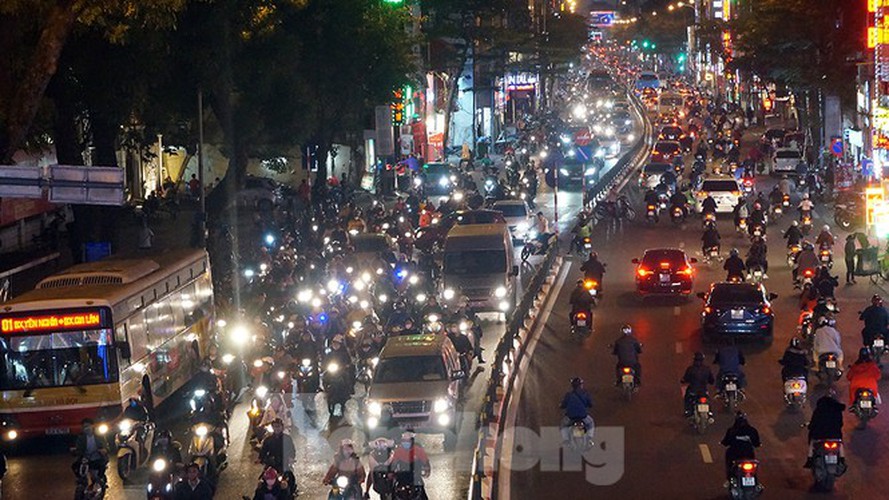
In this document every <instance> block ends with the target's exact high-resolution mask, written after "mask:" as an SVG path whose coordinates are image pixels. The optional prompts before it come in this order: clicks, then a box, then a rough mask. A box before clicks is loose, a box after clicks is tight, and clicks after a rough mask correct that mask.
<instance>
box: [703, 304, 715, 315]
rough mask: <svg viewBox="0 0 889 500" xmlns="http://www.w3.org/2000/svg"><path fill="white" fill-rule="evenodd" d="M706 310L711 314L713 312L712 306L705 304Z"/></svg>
mask: <svg viewBox="0 0 889 500" xmlns="http://www.w3.org/2000/svg"><path fill="white" fill-rule="evenodd" d="M704 312H705V313H707V314H710V313H712V312H713V308H712V307H710V306H704Z"/></svg>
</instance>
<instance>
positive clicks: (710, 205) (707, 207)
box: [701, 194, 716, 214]
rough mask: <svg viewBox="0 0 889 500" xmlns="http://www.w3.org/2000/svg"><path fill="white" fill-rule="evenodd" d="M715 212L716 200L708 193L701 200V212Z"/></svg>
mask: <svg viewBox="0 0 889 500" xmlns="http://www.w3.org/2000/svg"><path fill="white" fill-rule="evenodd" d="M707 213H713V214H715V213H716V200H714V199H713V196H712V195H710V194H708V195H707V197H706V198H704V201H702V202H701V214H707Z"/></svg>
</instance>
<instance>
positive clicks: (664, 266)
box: [661, 262, 670, 269]
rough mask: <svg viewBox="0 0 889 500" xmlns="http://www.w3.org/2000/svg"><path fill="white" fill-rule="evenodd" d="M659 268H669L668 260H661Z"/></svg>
mask: <svg viewBox="0 0 889 500" xmlns="http://www.w3.org/2000/svg"><path fill="white" fill-rule="evenodd" d="M661 269H670V263H669V262H661Z"/></svg>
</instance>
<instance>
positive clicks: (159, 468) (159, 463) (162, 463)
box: [151, 458, 167, 472]
mask: <svg viewBox="0 0 889 500" xmlns="http://www.w3.org/2000/svg"><path fill="white" fill-rule="evenodd" d="M151 468H152V469H153V470H154V472H163V471H164V469H166V468H167V461H166V460H164V459H163V458H158V459H157V460H155V461H154V462H153V463H152V464H151Z"/></svg>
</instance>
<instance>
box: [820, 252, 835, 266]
mask: <svg viewBox="0 0 889 500" xmlns="http://www.w3.org/2000/svg"><path fill="white" fill-rule="evenodd" d="M818 260H819V261H821V264H822V265H825V266H827V267H828V269H829V268H832V267H833V252H831V251H830V249H829V248H822V249H821V250H819V251H818Z"/></svg>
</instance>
